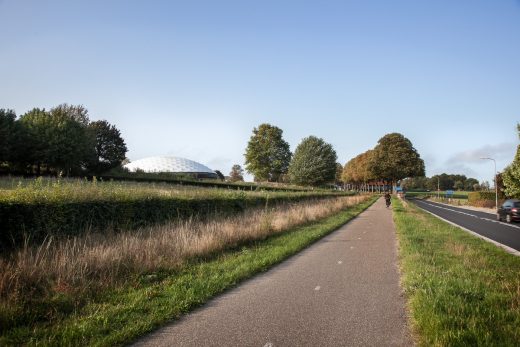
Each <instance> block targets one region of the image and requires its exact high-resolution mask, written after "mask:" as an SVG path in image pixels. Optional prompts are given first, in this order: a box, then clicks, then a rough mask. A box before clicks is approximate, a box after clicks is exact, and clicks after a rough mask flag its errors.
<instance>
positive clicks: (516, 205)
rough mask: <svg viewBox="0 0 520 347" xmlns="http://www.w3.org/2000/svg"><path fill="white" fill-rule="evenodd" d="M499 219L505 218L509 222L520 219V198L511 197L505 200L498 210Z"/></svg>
mask: <svg viewBox="0 0 520 347" xmlns="http://www.w3.org/2000/svg"><path fill="white" fill-rule="evenodd" d="M497 220H498V221H502V220H505V221H506V222H508V223H511V222H513V221H520V200H517V199H509V200H506V201H504V203H503V204H502V206H500V208H499V209H498V211H497Z"/></svg>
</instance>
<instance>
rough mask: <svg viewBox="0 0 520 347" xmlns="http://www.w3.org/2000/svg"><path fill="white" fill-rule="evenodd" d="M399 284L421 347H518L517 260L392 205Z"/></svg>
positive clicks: (445, 225)
mask: <svg viewBox="0 0 520 347" xmlns="http://www.w3.org/2000/svg"><path fill="white" fill-rule="evenodd" d="M394 221H395V224H396V227H397V234H398V238H399V244H400V252H399V253H400V262H401V268H402V275H403V278H402V283H403V286H404V289H405V291H406V296H407V298H408V307H409V309H410V312H411V317H412V319H411V321H412V325H413V329H414V331H415V336H416V337H417V341H418V344H419V345H421V346H520V257H516V256H514V255H511V254H508V253H506V252H505V251H503V250H502V249H500V248H498V247H496V246H494V245H492V244H490V243H488V242H486V241H484V240H481V239H479V238H477V237H475V236H472V235H470V234H468V233H467V232H465V231H463V230H461V229H460V228H457V227H455V226H452V225H450V224H448V223H446V222H444V221H441V220H440V219H437V218H435V217H434V216H431V215H429V214H427V213H425V212H423V211H421V210H419V209H418V208H417V207H415V206H413V204H408V205H407V206H406V207H405V206H403V205H402V204H401V202H399V201H396V202H395V204H394Z"/></svg>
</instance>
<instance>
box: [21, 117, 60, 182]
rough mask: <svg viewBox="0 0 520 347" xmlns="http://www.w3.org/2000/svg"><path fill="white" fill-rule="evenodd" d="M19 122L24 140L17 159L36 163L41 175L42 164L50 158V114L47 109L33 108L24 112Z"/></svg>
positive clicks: (24, 163)
mask: <svg viewBox="0 0 520 347" xmlns="http://www.w3.org/2000/svg"><path fill="white" fill-rule="evenodd" d="M19 122H20V127H21V129H22V134H23V136H24V141H23V146H22V148H21V149H20V153H19V154H20V155H19V157H18V159H17V161H18V162H19V163H20V164H21V165H36V174H38V175H39V174H40V173H41V166H42V164H46V163H48V162H49V160H50V153H49V143H50V141H51V140H52V131H50V123H51V118H50V114H49V113H48V112H47V111H45V109H39V108H33V109H32V110H30V111H28V112H26V113H25V114H23V115H22V116H21V117H20V119H19Z"/></svg>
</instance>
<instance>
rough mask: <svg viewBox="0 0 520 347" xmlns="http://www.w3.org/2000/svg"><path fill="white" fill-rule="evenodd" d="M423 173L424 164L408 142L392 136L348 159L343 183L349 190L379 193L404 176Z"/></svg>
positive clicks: (383, 138) (398, 135) (394, 134)
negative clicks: (382, 188)
mask: <svg viewBox="0 0 520 347" xmlns="http://www.w3.org/2000/svg"><path fill="white" fill-rule="evenodd" d="M424 172H425V170H424V161H423V160H422V159H421V157H420V155H419V153H418V152H417V150H416V149H415V148H414V147H413V145H412V143H411V141H410V140H409V139H407V138H406V137H404V136H403V135H402V134H399V133H391V134H387V135H385V136H383V137H382V138H380V139H379V141H378V143H377V145H376V146H375V147H374V148H373V149H371V150H368V151H366V152H364V153H361V154H359V155H357V156H356V157H354V158H352V159H351V160H349V161H348V162H347V163H346V164H345V166H344V168H343V173H342V180H343V182H344V183H345V184H347V185H348V186H349V188H351V189H365V190H370V189H372V190H374V189H379V190H380V189H381V187H387V186H393V185H395V184H397V182H399V181H401V180H403V179H405V178H407V177H422V176H424Z"/></svg>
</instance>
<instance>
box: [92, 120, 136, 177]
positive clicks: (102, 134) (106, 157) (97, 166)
mask: <svg viewBox="0 0 520 347" xmlns="http://www.w3.org/2000/svg"><path fill="white" fill-rule="evenodd" d="M88 129H89V131H90V132H91V133H92V135H93V136H94V138H95V149H96V154H95V157H94V158H93V160H92V161H90V162H89V163H88V168H89V170H91V171H92V172H93V173H96V174H101V173H103V172H105V171H108V170H110V169H112V168H114V167H117V166H119V165H121V163H122V161H123V160H125V158H126V157H125V155H126V152H127V148H126V144H125V140H123V138H122V137H121V132H120V131H119V130H118V129H117V128H116V127H115V126H114V125H111V124H110V123H109V122H107V121H106V120H100V121H96V122H91V123H90V124H89V125H88Z"/></svg>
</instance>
